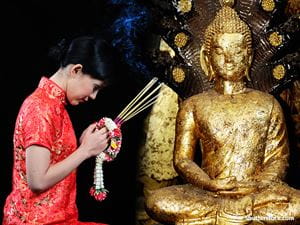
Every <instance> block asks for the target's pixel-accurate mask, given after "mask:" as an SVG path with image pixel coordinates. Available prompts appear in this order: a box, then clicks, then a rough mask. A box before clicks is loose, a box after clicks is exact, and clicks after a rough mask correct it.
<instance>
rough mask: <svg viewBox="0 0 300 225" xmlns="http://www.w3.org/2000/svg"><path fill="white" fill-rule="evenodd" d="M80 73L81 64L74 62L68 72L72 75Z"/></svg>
mask: <svg viewBox="0 0 300 225" xmlns="http://www.w3.org/2000/svg"><path fill="white" fill-rule="evenodd" d="M81 73H82V65H81V64H74V65H72V66H71V68H70V74H71V75H72V77H73V76H75V75H78V74H81Z"/></svg>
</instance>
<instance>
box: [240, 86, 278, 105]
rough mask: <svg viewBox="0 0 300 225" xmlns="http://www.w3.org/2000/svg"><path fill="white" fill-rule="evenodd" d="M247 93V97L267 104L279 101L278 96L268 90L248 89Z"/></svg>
mask: <svg viewBox="0 0 300 225" xmlns="http://www.w3.org/2000/svg"><path fill="white" fill-rule="evenodd" d="M245 94H246V95H247V99H248V100H249V101H255V102H261V103H264V104H266V105H273V104H274V103H277V100H276V98H275V97H274V96H273V95H271V94H269V93H267V92H263V91H259V90H255V89H247V92H246V93H245Z"/></svg>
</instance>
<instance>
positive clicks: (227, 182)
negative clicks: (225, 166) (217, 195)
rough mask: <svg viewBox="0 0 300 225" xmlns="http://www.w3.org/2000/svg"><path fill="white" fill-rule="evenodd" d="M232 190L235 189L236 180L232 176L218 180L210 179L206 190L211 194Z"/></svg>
mask: <svg viewBox="0 0 300 225" xmlns="http://www.w3.org/2000/svg"><path fill="white" fill-rule="evenodd" d="M234 188H236V178H235V177H233V176H232V177H226V178H219V179H211V180H210V181H209V184H208V186H207V189H208V190H209V191H213V192H219V191H229V190H232V189H234Z"/></svg>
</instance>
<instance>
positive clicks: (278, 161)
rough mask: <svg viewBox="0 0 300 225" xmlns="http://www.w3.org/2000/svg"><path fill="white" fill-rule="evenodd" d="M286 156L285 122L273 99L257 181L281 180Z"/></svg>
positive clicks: (278, 106)
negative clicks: (263, 155)
mask: <svg viewBox="0 0 300 225" xmlns="http://www.w3.org/2000/svg"><path fill="white" fill-rule="evenodd" d="M288 156H289V148H288V138H287V131H286V125H285V120H284V116H283V113H282V109H281V107H280V105H279V103H278V102H277V101H276V100H275V99H274V105H273V109H272V112H271V118H270V123H269V128H268V136H267V140H266V147H265V157H264V162H263V169H262V170H261V172H260V173H258V174H257V176H256V178H257V180H259V181H271V180H274V179H275V180H276V179H280V180H281V179H283V178H284V176H285V173H286V168H287V166H288Z"/></svg>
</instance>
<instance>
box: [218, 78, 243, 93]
mask: <svg viewBox="0 0 300 225" xmlns="http://www.w3.org/2000/svg"><path fill="white" fill-rule="evenodd" d="M215 90H216V91H217V92H218V93H220V94H224V95H234V94H240V93H243V92H245V90H246V85H245V82H244V81H242V80H241V81H229V80H223V79H221V78H220V79H217V80H216V83H215Z"/></svg>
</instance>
